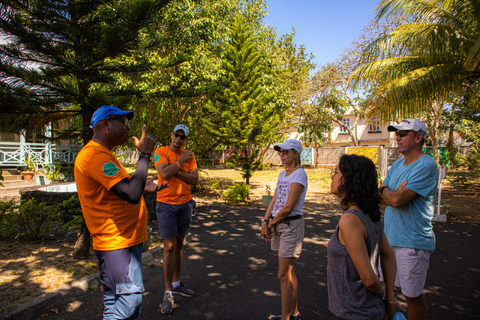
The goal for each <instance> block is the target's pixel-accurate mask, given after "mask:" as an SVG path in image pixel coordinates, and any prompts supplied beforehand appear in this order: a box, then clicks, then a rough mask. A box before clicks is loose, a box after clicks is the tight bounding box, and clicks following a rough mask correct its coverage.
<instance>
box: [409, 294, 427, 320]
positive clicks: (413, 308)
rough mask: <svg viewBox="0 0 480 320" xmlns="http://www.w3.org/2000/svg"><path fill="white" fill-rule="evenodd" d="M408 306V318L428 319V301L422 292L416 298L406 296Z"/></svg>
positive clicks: (414, 319)
mask: <svg viewBox="0 0 480 320" xmlns="http://www.w3.org/2000/svg"><path fill="white" fill-rule="evenodd" d="M405 299H406V300H407V308H408V320H426V319H427V303H426V302H425V295H424V294H423V293H422V294H421V295H420V296H418V297H416V298H409V297H407V296H405Z"/></svg>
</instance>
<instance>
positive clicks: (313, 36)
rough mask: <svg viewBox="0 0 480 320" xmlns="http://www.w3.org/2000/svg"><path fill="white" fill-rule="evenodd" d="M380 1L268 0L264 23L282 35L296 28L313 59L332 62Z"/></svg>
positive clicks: (298, 43)
mask: <svg viewBox="0 0 480 320" xmlns="http://www.w3.org/2000/svg"><path fill="white" fill-rule="evenodd" d="M379 2H380V0H267V1H266V3H267V6H268V16H267V17H266V19H265V22H266V23H268V24H269V25H272V26H274V27H276V28H277V33H278V34H279V35H282V34H285V33H290V32H291V31H292V27H294V28H295V31H296V36H295V43H296V44H297V45H300V44H304V45H305V47H306V49H307V52H311V53H313V55H314V56H315V60H314V62H315V63H316V64H317V65H324V64H327V63H329V62H333V61H334V60H335V59H336V58H337V57H338V56H339V55H340V54H341V53H342V50H343V49H345V48H347V47H348V46H349V45H350V43H351V42H352V40H354V39H355V38H357V37H358V36H360V34H361V31H362V29H363V27H365V26H366V25H367V24H368V22H369V21H370V20H373V18H374V12H373V9H374V8H375V6H376V5H377V4H378V3H379Z"/></svg>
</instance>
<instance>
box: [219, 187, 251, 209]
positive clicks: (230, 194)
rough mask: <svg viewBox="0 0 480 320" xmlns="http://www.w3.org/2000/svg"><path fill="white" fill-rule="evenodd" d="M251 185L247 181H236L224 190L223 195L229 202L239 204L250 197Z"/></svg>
mask: <svg viewBox="0 0 480 320" xmlns="http://www.w3.org/2000/svg"><path fill="white" fill-rule="evenodd" d="M249 194H250V185H247V184H245V183H234V184H233V185H232V186H230V187H228V188H227V190H225V191H223V196H224V197H225V199H226V200H227V202H228V203H231V204H237V203H239V202H245V201H246V200H247V199H248V198H249Z"/></svg>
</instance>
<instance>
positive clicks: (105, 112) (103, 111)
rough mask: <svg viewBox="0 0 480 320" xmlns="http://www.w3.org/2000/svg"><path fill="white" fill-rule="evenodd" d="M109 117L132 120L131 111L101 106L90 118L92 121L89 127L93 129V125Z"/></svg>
mask: <svg viewBox="0 0 480 320" xmlns="http://www.w3.org/2000/svg"><path fill="white" fill-rule="evenodd" d="M110 116H125V117H127V119H128V120H132V118H133V111H131V110H120V109H118V108H117V107H114V106H102V107H100V108H98V109H97V110H96V111H95V112H94V113H93V116H92V121H91V122H90V125H91V127H92V128H93V127H95V125H96V124H97V123H98V122H99V121H101V120H103V119H105V118H106V117H110Z"/></svg>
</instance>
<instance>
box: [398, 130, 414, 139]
mask: <svg viewBox="0 0 480 320" xmlns="http://www.w3.org/2000/svg"><path fill="white" fill-rule="evenodd" d="M410 132H412V131H397V132H395V134H396V135H397V137H400V138H403V137H406V136H408V134H409V133H410Z"/></svg>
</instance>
